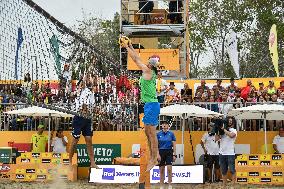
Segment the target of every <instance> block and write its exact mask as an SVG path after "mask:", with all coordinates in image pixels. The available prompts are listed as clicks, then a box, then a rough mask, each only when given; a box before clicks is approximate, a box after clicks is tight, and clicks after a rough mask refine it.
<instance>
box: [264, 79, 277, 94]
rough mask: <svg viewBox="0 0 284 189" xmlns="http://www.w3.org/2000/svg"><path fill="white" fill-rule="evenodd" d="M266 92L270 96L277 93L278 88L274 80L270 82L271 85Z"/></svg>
mask: <svg viewBox="0 0 284 189" xmlns="http://www.w3.org/2000/svg"><path fill="white" fill-rule="evenodd" d="M266 91H267V93H268V94H269V95H273V94H276V93H277V90H276V87H275V86H274V81H272V80H270V81H269V85H268V86H267V88H266Z"/></svg>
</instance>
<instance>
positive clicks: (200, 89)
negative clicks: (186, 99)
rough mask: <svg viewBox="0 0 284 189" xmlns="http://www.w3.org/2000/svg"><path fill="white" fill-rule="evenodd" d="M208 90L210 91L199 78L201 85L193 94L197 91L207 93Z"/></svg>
mask: <svg viewBox="0 0 284 189" xmlns="http://www.w3.org/2000/svg"><path fill="white" fill-rule="evenodd" d="M209 91H210V90H209V87H208V86H206V82H205V80H201V85H200V86H198V87H197V89H196V92H195V96H197V93H198V92H199V93H201V94H202V93H204V92H207V93H209Z"/></svg>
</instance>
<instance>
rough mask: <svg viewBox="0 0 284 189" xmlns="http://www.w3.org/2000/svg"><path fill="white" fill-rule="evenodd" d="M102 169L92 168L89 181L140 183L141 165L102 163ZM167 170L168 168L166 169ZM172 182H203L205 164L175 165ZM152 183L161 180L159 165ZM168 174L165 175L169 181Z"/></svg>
mask: <svg viewBox="0 0 284 189" xmlns="http://www.w3.org/2000/svg"><path fill="white" fill-rule="evenodd" d="M100 168H102V169H94V168H92V169H91V172H90V176H89V179H90V180H89V182H92V183H138V182H139V176H140V167H139V166H123V165H101V166H100ZM165 172H167V170H166V171H165ZM172 175H173V181H172V183H203V165H184V166H173V173H172ZM150 179H151V181H150V182H151V183H158V182H160V171H159V167H158V166H156V167H154V168H153V169H152V170H151V172H150ZM167 179H168V175H166V177H165V181H167Z"/></svg>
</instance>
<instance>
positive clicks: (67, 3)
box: [33, 0, 120, 27]
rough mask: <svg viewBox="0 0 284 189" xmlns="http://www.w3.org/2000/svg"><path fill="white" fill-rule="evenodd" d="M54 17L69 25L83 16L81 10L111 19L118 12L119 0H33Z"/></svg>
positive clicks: (74, 23) (72, 24)
mask: <svg viewBox="0 0 284 189" xmlns="http://www.w3.org/2000/svg"><path fill="white" fill-rule="evenodd" d="M33 1H34V2H35V3H36V4H38V5H39V6H41V7H42V8H43V9H44V10H46V11H47V12H48V13H49V14H51V15H52V16H53V17H54V18H56V19H57V20H59V21H60V22H62V23H64V24H65V25H66V26H68V27H71V26H74V25H76V23H77V20H82V19H83V18H84V14H83V12H84V13H85V14H86V15H88V14H92V15H96V16H99V17H102V18H105V19H112V18H113V15H114V13H115V12H120V0H33Z"/></svg>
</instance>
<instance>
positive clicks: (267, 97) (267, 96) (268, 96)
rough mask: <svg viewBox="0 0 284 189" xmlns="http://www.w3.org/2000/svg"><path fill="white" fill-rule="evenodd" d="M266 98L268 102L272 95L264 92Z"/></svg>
mask: <svg viewBox="0 0 284 189" xmlns="http://www.w3.org/2000/svg"><path fill="white" fill-rule="evenodd" d="M264 99H265V101H266V102H271V96H270V95H269V94H267V93H265V94H264Z"/></svg>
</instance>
